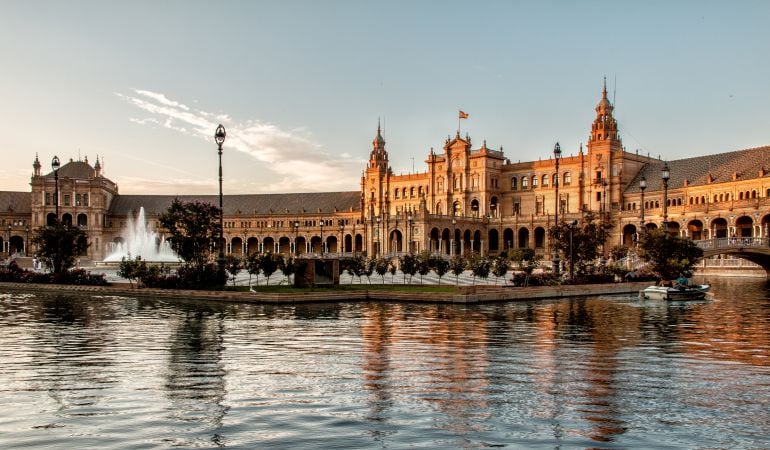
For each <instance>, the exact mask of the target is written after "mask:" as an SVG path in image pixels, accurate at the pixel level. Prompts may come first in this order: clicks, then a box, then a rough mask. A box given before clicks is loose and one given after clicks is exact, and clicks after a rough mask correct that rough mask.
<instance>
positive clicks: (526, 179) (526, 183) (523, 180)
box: [521, 177, 529, 189]
mask: <svg viewBox="0 0 770 450" xmlns="http://www.w3.org/2000/svg"><path fill="white" fill-rule="evenodd" d="M521 188H522V189H529V177H521Z"/></svg>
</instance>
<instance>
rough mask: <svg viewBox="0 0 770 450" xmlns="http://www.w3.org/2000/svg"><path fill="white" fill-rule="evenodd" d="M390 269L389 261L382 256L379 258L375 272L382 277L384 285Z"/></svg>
mask: <svg viewBox="0 0 770 450" xmlns="http://www.w3.org/2000/svg"><path fill="white" fill-rule="evenodd" d="M389 269H390V260H389V259H387V258H384V257H382V256H380V257H379V258H377V260H376V263H375V265H374V271H375V272H377V275H379V276H381V277H382V284H385V274H386V273H388V270H389Z"/></svg>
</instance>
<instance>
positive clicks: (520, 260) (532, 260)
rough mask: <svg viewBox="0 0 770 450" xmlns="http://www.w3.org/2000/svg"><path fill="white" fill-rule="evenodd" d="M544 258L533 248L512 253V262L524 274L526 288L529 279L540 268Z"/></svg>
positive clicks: (519, 249) (516, 250) (520, 249)
mask: <svg viewBox="0 0 770 450" xmlns="http://www.w3.org/2000/svg"><path fill="white" fill-rule="evenodd" d="M542 259H543V258H542V257H541V256H539V255H538V254H537V253H536V252H535V251H534V250H532V249H531V248H517V249H515V250H512V251H511V261H513V262H514V263H515V264H516V265H517V267H518V268H519V270H521V271H522V272H524V286H525V287H526V286H528V285H529V278H530V277H531V276H532V272H534V271H535V269H537V268H538V266H540V261H541V260H542Z"/></svg>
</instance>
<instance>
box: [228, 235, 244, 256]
mask: <svg viewBox="0 0 770 450" xmlns="http://www.w3.org/2000/svg"><path fill="white" fill-rule="evenodd" d="M230 253H232V254H233V255H236V256H241V255H243V239H241V238H240V237H234V238H233V239H232V240H231V241H230Z"/></svg>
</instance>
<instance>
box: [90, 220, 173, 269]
mask: <svg viewBox="0 0 770 450" xmlns="http://www.w3.org/2000/svg"><path fill="white" fill-rule="evenodd" d="M123 236H124V239H125V241H124V242H111V243H110V244H108V245H109V246H110V249H109V250H110V253H109V254H108V255H107V257H106V258H104V262H107V263H109V262H120V261H121V260H122V259H123V258H126V259H134V258H136V257H141V259H142V260H144V261H148V262H179V261H180V259H179V257H178V256H177V255H176V253H174V251H173V250H171V246H170V245H169V243H168V242H166V240H165V238H162V237H161V238H160V239H159V238H158V233H156V232H155V231H152V230H148V229H147V222H146V220H145V217H144V206H142V207H141V208H139V215H137V216H136V219H134V220H129V221H128V223H127V224H126V228H125V229H124V230H123Z"/></svg>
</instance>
